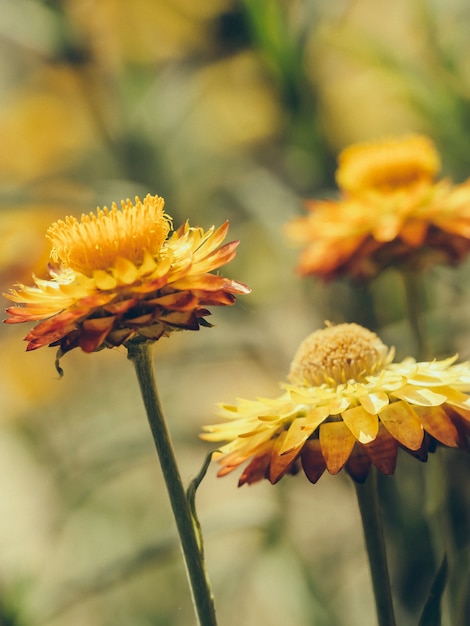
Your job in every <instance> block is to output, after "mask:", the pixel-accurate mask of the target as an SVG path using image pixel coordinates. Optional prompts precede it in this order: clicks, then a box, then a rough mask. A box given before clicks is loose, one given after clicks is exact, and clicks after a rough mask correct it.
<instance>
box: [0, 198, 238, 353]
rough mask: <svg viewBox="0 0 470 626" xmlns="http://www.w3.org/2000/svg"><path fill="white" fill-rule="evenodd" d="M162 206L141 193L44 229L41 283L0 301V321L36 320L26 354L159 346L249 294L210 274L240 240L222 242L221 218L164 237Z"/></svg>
mask: <svg viewBox="0 0 470 626" xmlns="http://www.w3.org/2000/svg"><path fill="white" fill-rule="evenodd" d="M163 207H164V200H163V199H162V198H159V197H158V196H151V195H147V196H146V197H145V198H144V200H143V201H141V200H140V199H139V198H136V199H135V202H134V203H132V202H131V201H130V200H127V201H126V202H122V203H121V209H118V207H117V206H116V204H113V205H112V206H111V209H108V208H107V207H105V208H104V209H97V211H96V213H90V214H88V215H82V217H81V220H80V221H79V220H77V219H75V218H74V217H67V218H66V219H65V221H62V220H59V221H57V222H55V223H54V224H52V226H51V227H50V228H49V230H48V231H47V237H48V238H49V240H50V241H51V243H52V251H51V260H52V263H51V264H50V266H49V274H50V279H49V280H43V279H40V278H36V277H35V278H34V286H32V287H28V286H25V285H19V286H18V287H17V288H16V289H12V290H11V291H10V292H9V293H8V294H6V297H7V298H8V299H9V300H12V301H13V302H15V303H17V304H19V305H20V306H15V307H10V308H9V309H7V312H8V314H9V315H10V317H9V318H8V319H6V320H5V322H6V323H9V324H16V323H20V322H30V321H37V320H39V321H40V323H39V324H37V325H36V326H35V327H34V328H33V329H32V330H31V331H30V332H29V333H28V335H27V336H26V337H25V340H26V341H28V346H27V350H34V349H36V348H40V347H42V346H46V345H48V346H57V347H58V348H59V356H60V355H61V354H63V353H65V352H68V351H69V350H72V349H73V348H77V347H79V348H81V349H82V350H83V351H85V352H94V351H95V350H100V349H101V348H105V347H106V348H112V347H114V346H119V345H121V344H124V345H126V344H128V343H129V342H132V341H146V340H153V341H155V340H157V339H160V337H162V336H167V335H169V334H170V333H171V332H173V331H175V330H180V329H187V330H198V329H199V327H200V325H205V326H209V325H210V324H208V322H207V321H205V317H206V316H207V315H209V314H210V312H209V311H208V310H207V308H206V307H207V306H212V305H214V306H215V305H217V306H218V305H231V304H233V303H234V301H235V294H245V293H249V291H250V290H249V288H248V287H247V286H246V285H244V284H242V283H239V282H237V281H234V280H230V279H228V278H223V277H222V276H219V275H216V274H212V273H211V272H212V271H213V270H215V269H217V268H219V267H221V266H222V265H224V264H225V263H228V262H229V261H230V260H231V259H233V258H234V256H235V253H236V252H235V249H236V247H237V245H238V241H233V242H231V243H227V244H225V245H223V246H221V245H220V244H221V243H222V242H223V240H224V239H225V236H226V234H227V231H228V222H226V223H225V224H223V225H222V226H220V227H219V228H218V229H214V227H212V228H210V229H209V230H208V231H204V230H203V229H201V228H192V227H190V226H189V224H188V223H185V224H183V225H182V226H181V227H180V228H179V229H178V230H176V231H173V232H172V222H171V218H170V217H169V216H168V215H166V214H165V212H164V210H163Z"/></svg>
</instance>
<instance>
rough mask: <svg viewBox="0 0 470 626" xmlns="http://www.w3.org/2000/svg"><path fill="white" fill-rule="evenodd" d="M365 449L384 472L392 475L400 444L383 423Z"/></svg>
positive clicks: (376, 465) (377, 466)
mask: <svg viewBox="0 0 470 626" xmlns="http://www.w3.org/2000/svg"><path fill="white" fill-rule="evenodd" d="M364 450H365V451H366V453H367V455H368V456H369V458H370V460H371V461H372V463H373V464H374V465H375V467H376V468H377V469H379V470H380V471H381V472H382V473H383V474H386V475H387V476H391V475H392V474H393V473H394V472H395V466H396V463H397V452H398V444H397V442H396V440H395V439H394V438H393V437H392V435H391V434H390V433H389V432H388V430H387V429H386V428H385V426H383V424H380V426H379V432H378V434H377V437H376V438H375V439H374V441H371V442H370V443H368V444H366V445H365V446H364Z"/></svg>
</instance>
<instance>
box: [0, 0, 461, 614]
mask: <svg viewBox="0 0 470 626" xmlns="http://www.w3.org/2000/svg"><path fill="white" fill-rule="evenodd" d="M0 16H1V17H0V209H1V210H0V238H1V245H0V282H1V285H0V286H1V288H2V291H6V290H7V289H8V288H9V287H10V286H11V285H13V284H14V283H15V282H17V281H26V282H28V281H29V277H30V276H31V273H32V272H35V273H37V274H39V275H41V272H44V268H45V264H46V262H47V258H48V247H47V242H46V240H45V238H44V233H45V230H46V228H47V226H48V225H49V224H50V223H51V222H52V221H53V220H55V219H57V218H59V217H63V216H65V215H67V214H74V215H77V216H79V215H80V214H81V213H82V212H88V211H90V210H93V209H94V208H95V207H96V206H97V205H99V206H103V205H109V204H110V203H111V202H113V201H118V202H119V200H120V199H121V198H126V197H130V198H133V197H134V196H135V195H139V196H141V197H142V196H144V195H145V194H146V193H152V194H158V195H161V196H164V197H165V199H166V208H167V211H168V212H169V213H170V214H171V215H172V216H173V217H174V221H175V224H176V225H179V224H180V223H181V222H182V221H184V220H186V219H189V220H190V223H191V224H192V225H200V226H202V227H204V228H208V227H209V226H211V225H212V224H215V225H219V224H221V223H222V222H223V221H225V220H226V219H229V220H230V222H231V231H230V234H231V238H233V239H240V240H241V245H240V248H239V252H238V256H237V258H236V260H235V261H233V262H232V263H231V264H230V266H228V267H227V268H224V274H225V275H229V276H232V277H234V278H236V279H237V280H241V281H244V282H246V283H248V284H249V285H250V286H251V287H252V290H253V292H252V294H251V295H250V296H246V297H240V299H239V301H238V302H237V304H236V305H235V306H234V307H230V308H227V309H226V310H222V309H221V310H216V309H215V310H214V311H213V317H212V320H211V321H213V322H214V323H215V327H214V328H213V329H211V330H207V329H202V330H201V332H198V333H191V332H187V333H181V334H177V335H174V336H172V337H171V339H168V340H167V339H163V340H161V341H159V342H158V344H157V345H156V347H155V363H156V370H157V377H158V381H159V387H160V393H161V396H162V402H163V405H164V407H165V411H166V413H167V418H168V421H169V424H170V429H171V431H172V435H173V437H174V441H175V447H176V452H177V455H178V458H179V460H180V463H181V471H182V474H183V477H184V479H185V481H189V480H190V479H191V478H192V477H194V476H195V475H196V474H197V473H198V471H199V469H200V467H201V465H202V463H203V460H204V458H205V456H206V454H207V452H208V451H209V449H210V448H209V447H208V444H206V443H204V442H202V441H199V440H198V437H197V435H198V433H199V432H200V430H201V427H202V425H203V424H207V423H213V422H214V421H216V419H217V418H215V405H216V403H217V402H220V401H227V402H228V401H231V400H233V399H234V398H235V397H236V396H241V397H254V396H257V395H260V396H269V395H275V394H277V393H278V390H279V387H278V384H279V381H281V380H283V379H285V376H286V373H287V371H288V368H289V364H290V360H291V358H292V356H293V354H294V352H295V350H296V348H297V346H298V344H299V343H300V341H301V340H302V339H303V338H304V337H305V336H306V335H307V334H309V333H310V332H312V331H313V330H315V329H317V328H319V327H321V326H322V325H323V322H324V320H327V319H328V320H331V321H333V322H340V321H355V322H359V323H364V324H366V325H369V326H370V327H372V328H373V329H374V330H377V331H378V332H379V333H380V335H381V337H382V338H383V339H384V340H385V341H386V342H387V343H389V344H393V345H395V346H396V348H397V354H398V357H399V358H401V357H404V356H406V355H407V354H409V353H411V354H412V353H413V340H412V337H411V335H410V331H409V328H408V324H407V322H406V314H405V303H404V293H403V290H402V287H401V283H400V282H399V280H398V279H397V276H396V275H395V274H394V271H393V270H392V269H391V270H390V271H387V272H385V273H384V274H383V275H382V276H380V277H379V278H378V279H376V280H375V281H374V283H373V284H372V285H371V288H370V289H368V290H367V291H366V290H364V289H362V288H361V287H359V286H357V285H353V284H351V283H349V282H348V281H347V280H341V281H336V282H334V283H331V284H328V285H323V284H320V283H318V282H317V281H315V280H314V279H305V278H303V279H302V278H300V277H299V276H297V275H296V273H295V264H296V257H297V254H298V251H297V250H296V249H295V248H294V247H293V246H292V245H291V244H290V243H289V242H288V241H287V240H286V238H285V236H284V234H283V226H284V224H285V223H286V222H287V221H288V220H289V219H290V218H291V217H293V216H295V215H299V214H301V213H302V212H303V210H304V209H303V199H304V198H307V197H323V196H325V195H328V194H334V193H335V183H334V172H335V167H336V166H335V163H336V156H337V154H338V152H339V151H340V150H341V149H342V148H343V147H345V146H346V145H348V144H350V143H353V142H355V141H362V140H367V139H377V138H383V137H387V136H391V135H402V134H406V133H410V132H421V133H425V134H427V135H429V136H430V137H431V138H432V139H433V140H434V141H435V142H436V144H437V146H438V148H439V150H440V152H441V154H442V159H443V174H445V175H447V176H450V177H452V178H453V179H454V180H455V181H456V182H460V181H462V180H464V179H466V178H467V177H468V176H470V39H469V38H468V31H469V26H470V7H469V5H468V3H467V2H465V0H395V2H393V3H390V2H387V1H385V0H350V1H347V0H329V1H328V2H327V1H321V0H204V1H202V2H194V1H193V0H62V1H61V0H55V1H54V0H50V1H47V0H42V1H41V0H15V1H14V2H13V1H12V0H0ZM469 277H470V267H469V265H468V263H466V264H463V265H461V266H460V267H458V268H436V269H433V270H432V271H430V272H429V273H428V274H427V275H426V276H424V282H425V289H426V294H427V295H426V327H427V332H428V334H429V339H430V343H431V347H432V350H433V354H434V355H435V356H436V357H442V356H449V355H451V354H453V353H455V352H459V353H460V355H461V358H463V359H467V358H470V320H469V315H468V314H469V311H470V309H469V304H470V288H469ZM371 294H372V295H371ZM4 305H5V306H7V302H6V301H4ZM26 331H27V329H26V328H23V327H21V326H20V327H14V326H8V327H6V326H3V325H2V327H1V328H0V364H1V376H0V402H1V404H0V410H1V413H0V624H1V625H2V626H110V625H111V624H112V626H129V625H132V626H150V625H152V626H157V625H161V626H188V625H189V624H192V623H193V621H194V618H193V614H192V608H191V602H190V599H189V593H188V589H187V584H186V579H185V572H184V569H183V565H182V561H181V558H180V553H179V548H178V545H177V541H176V537H175V533H174V529H173V520H172V516H171V513H170V509H169V504H168V499H167V495H166V493H165V490H164V486H163V483H162V478H161V475H160V470H159V467H158V462H157V460H156V457H155V453H154V449H153V444H152V441H151V437H150V433H149V430H148V426H147V423H146V418H145V415H144V410H143V407H142V404H141V400H140V396H139V393H138V389H137V384H136V381H135V380H134V372H133V369H132V367H131V364H130V363H129V362H128V361H127V359H126V353H125V350H123V349H122V350H119V349H116V350H113V351H103V352H100V353H97V354H93V355H85V354H83V353H78V352H77V353H76V354H74V353H71V354H69V355H67V357H66V358H65V359H64V360H63V363H62V364H63V367H64V370H65V376H64V378H63V379H59V378H58V376H57V373H56V371H55V369H54V351H53V350H51V349H48V348H44V349H42V350H39V351H37V352H34V353H30V354H25V352H24V347H25V344H23V343H22V337H23V335H24V334H25V333H26ZM469 476H470V463H469V459H468V455H466V454H465V453H464V452H461V451H452V450H451V451H449V450H439V451H438V452H437V453H436V454H435V455H433V456H432V458H431V459H430V460H429V462H428V463H427V464H425V465H421V464H420V463H418V462H417V461H416V460H414V459H411V458H405V456H401V457H399V461H398V470H397V473H396V475H395V477H394V478H388V479H385V480H383V481H381V493H382V500H383V509H384V515H385V524H386V533H387V542H388V548H389V554H390V565H391V571H392V579H393V589H394V595H395V601H396V609H397V614H398V623H399V624H400V626H407V625H408V624H410V625H411V624H417V621H418V617H417V616H418V615H419V613H420V610H421V607H422V605H423V603H424V601H425V599H426V596H427V593H428V591H429V588H430V585H431V582H432V579H433V576H434V574H435V573H436V571H437V568H438V566H439V563H440V562H441V559H442V557H443V554H444V551H447V553H448V554H450V556H451V557H452V564H453V566H452V568H451V572H450V577H449V581H448V593H447V595H446V600H445V604H444V615H443V622H442V623H443V624H444V625H445V626H464V624H466V623H470V613H469V611H470V609H469V602H468V589H469V574H470V566H469V561H470V559H469V555H470V536H469V527H470V502H469V499H470V495H469V494H470V491H469V490H468V480H469ZM197 503H198V510H199V515H200V519H201V523H202V526H203V530H204V532H205V543H206V557H207V565H208V569H209V575H210V578H211V580H212V584H213V588H214V593H215V596H216V604H217V611H218V615H219V620H220V625H221V626H240V625H241V624H243V625H244V626H255V625H256V626H285V625H286V624H289V625H292V626H307V625H309V626H375V624H376V619H375V611H374V603H373V596H372V591H371V585H370V579H369V571H368V565H367V560H366V556H365V551H364V547H363V537H362V530H361V525H360V519H359V514H358V510H357V505H356V502H355V496H354V489H353V487H352V485H351V482H350V481H349V479H348V478H347V476H345V475H343V474H340V475H338V476H333V477H332V476H324V477H322V479H321V480H320V482H319V483H318V484H317V485H315V486H313V485H311V484H309V483H308V481H307V480H306V479H305V477H303V475H302V476H301V475H299V476H297V477H286V478H284V479H283V480H282V481H281V483H279V484H278V485H276V486H275V487H273V486H271V485H270V484H268V483H267V481H265V482H263V483H259V484H256V485H254V486H251V487H244V488H242V489H237V476H235V475H231V476H229V477H226V478H224V479H217V478H216V468H215V467H211V468H210V469H209V471H208V474H207V476H206V478H205V480H204V481H203V483H202V485H201V486H200V488H199V491H198V496H197Z"/></svg>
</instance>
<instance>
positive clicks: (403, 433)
mask: <svg viewBox="0 0 470 626" xmlns="http://www.w3.org/2000/svg"><path fill="white" fill-rule="evenodd" d="M379 417H380V421H381V422H382V424H383V425H384V426H385V428H386V429H387V430H388V432H389V433H390V434H391V435H392V437H394V438H395V439H396V440H397V441H398V442H399V443H401V444H403V445H404V446H405V448H409V449H410V450H418V449H419V448H420V447H421V444H422V442H423V437H424V429H423V427H422V425H421V422H420V420H419V417H418V415H417V413H416V412H415V411H414V410H413V409H412V408H411V406H410V405H409V404H408V403H407V402H405V401H404V400H398V401H397V402H392V403H391V404H389V405H388V406H386V407H385V408H384V409H382V411H380V413H379Z"/></svg>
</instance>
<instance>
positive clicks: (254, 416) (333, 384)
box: [201, 324, 470, 485]
mask: <svg viewBox="0 0 470 626" xmlns="http://www.w3.org/2000/svg"><path fill="white" fill-rule="evenodd" d="M393 356H394V350H393V348H392V349H389V348H387V346H385V345H384V344H383V343H382V341H381V340H380V339H379V338H378V336H377V335H376V334H375V333H373V332H371V331H369V330H366V329H365V328H363V327H362V326H359V325H357V324H339V325H337V326H331V325H328V326H327V327H326V328H324V329H322V330H318V331H316V332H314V333H313V334H311V335H310V336H309V337H307V339H305V341H304V342H303V343H302V344H301V345H300V347H299V349H298V351H297V353H296V355H295V357H294V360H293V362H292V365H291V368H290V373H289V383H286V384H283V385H282V386H283V389H284V392H283V394H282V395H281V396H279V397H278V398H274V399H266V398H260V399H257V400H244V399H239V400H238V401H237V403H236V404H235V405H226V404H221V405H220V406H219V409H220V414H221V416H222V417H224V418H225V422H223V423H220V424H215V425H212V426H206V427H205V428H204V430H205V431H206V432H205V433H204V434H203V435H201V437H202V438H203V439H205V440H207V441H211V442H222V441H226V442H227V443H225V445H223V446H222V447H220V448H219V449H218V450H217V451H216V452H215V453H214V456H213V458H214V459H217V460H218V463H219V464H220V465H221V469H220V471H219V476H224V475H226V474H228V473H230V472H232V471H233V470H234V469H235V468H237V467H238V466H239V465H241V464H242V463H245V462H246V461H249V463H248V465H247V466H246V467H245V469H244V471H243V473H242V475H241V478H240V481H239V485H243V484H245V483H247V484H251V483H254V482H256V481H258V480H261V479H262V478H267V479H268V480H269V481H270V482H271V483H273V484H274V483H276V482H277V481H279V480H280V478H282V476H284V475H285V474H286V473H290V474H295V473H297V472H298V471H299V470H300V468H302V469H303V471H304V472H305V474H306V476H307V478H308V479H309V480H310V481H311V482H312V483H315V482H317V480H318V479H319V478H320V477H321V475H322V474H323V472H324V471H325V469H326V470H328V472H329V473H330V474H337V473H338V472H339V471H340V470H341V469H342V468H343V467H345V468H346V470H347V472H348V473H349V474H350V476H351V477H352V478H353V479H354V480H355V481H357V482H363V481H364V480H365V479H366V477H367V474H368V472H369V469H370V467H371V465H374V466H376V467H377V468H378V469H379V470H380V471H381V472H383V473H384V474H387V475H391V474H393V473H394V471H395V465H396V459H397V452H398V448H402V449H403V450H405V451H406V452H409V453H410V454H412V455H413V456H415V457H417V458H418V459H419V460H421V461H426V460H427V453H428V452H432V451H433V450H434V449H435V446H436V444H442V445H444V446H448V447H461V448H466V446H467V436H468V433H469V432H470V396H469V395H468V392H469V391H470V365H469V364H468V363H461V364H456V363H455V361H456V357H452V358H449V359H445V360H442V361H431V362H421V363H417V362H416V361H415V360H414V359H412V358H407V359H405V360H404V361H402V362H401V363H394V362H393Z"/></svg>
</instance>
